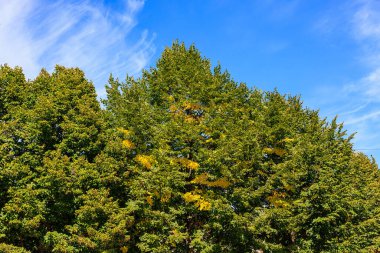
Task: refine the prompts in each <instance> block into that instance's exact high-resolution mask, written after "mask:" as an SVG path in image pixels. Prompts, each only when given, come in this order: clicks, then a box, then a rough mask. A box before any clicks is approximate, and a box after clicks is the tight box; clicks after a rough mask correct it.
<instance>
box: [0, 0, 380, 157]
mask: <svg viewBox="0 0 380 253" xmlns="http://www.w3.org/2000/svg"><path fill="white" fill-rule="evenodd" d="M0 13H1V16H2V18H1V20H0V63H8V64H9V65H11V66H15V65H18V66H21V67H23V69H24V72H25V73H26V75H27V77H28V78H31V79H33V78H34V77H35V76H36V75H37V74H38V72H39V70H40V69H41V68H42V67H44V68H46V69H47V70H49V71H51V70H52V69H53V68H54V65H55V64H62V65H65V66H78V67H80V68H82V69H83V70H84V71H85V72H86V74H87V76H88V78H89V79H91V80H92V81H93V82H94V84H95V85H96V87H97V91H98V94H99V95H100V96H104V85H105V84H106V81H107V79H108V76H109V74H110V73H111V72H112V73H113V74H114V75H115V76H117V77H119V78H120V79H124V77H125V75H126V74H127V73H128V74H130V75H137V76H138V75H139V73H141V70H142V69H143V68H147V67H149V66H153V65H154V63H155V61H156V60H157V58H158V57H159V56H160V54H161V52H162V50H163V49H164V48H165V46H168V45H170V44H171V43H172V42H173V41H174V40H176V39H178V40H180V41H184V42H185V43H186V44H187V45H189V44H191V43H195V45H196V46H197V47H198V48H199V50H200V51H201V52H202V54H203V55H204V56H206V57H207V58H210V59H211V61H212V63H213V64H216V63H217V62H220V63H221V65H222V66H223V67H224V68H226V69H228V71H229V72H230V73H231V75H232V77H233V78H234V79H235V80H236V81H239V82H245V83H246V84H247V85H248V86H250V87H254V86H255V87H258V88H260V89H262V90H273V89H274V88H275V87H277V88H278V90H279V91H280V92H282V93H287V94H292V95H301V97H302V99H303V100H304V105H305V106H306V107H309V108H313V109H320V115H321V117H327V118H329V119H331V118H333V117H334V116H335V115H338V119H339V121H341V122H344V123H345V128H346V129H347V130H348V132H349V133H352V132H357V134H356V137H355V139H354V143H355V148H356V149H358V150H361V151H363V152H365V153H367V154H369V155H371V154H372V155H373V156H374V157H375V158H377V160H380V1H378V0H350V1H342V0H330V1H320V0H302V1H301V0H276V1H275V0H240V1H236V0H235V1H233V0H191V1H189V0H162V1H157V0H146V1H143V0H119V1H110V0H103V1H100V0H98V1H80V0H77V1H47V0H12V1H9V0H0Z"/></svg>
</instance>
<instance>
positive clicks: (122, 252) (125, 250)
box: [120, 246, 128, 253]
mask: <svg viewBox="0 0 380 253" xmlns="http://www.w3.org/2000/svg"><path fill="white" fill-rule="evenodd" d="M120 251H121V253H127V252H128V247H127V246H123V247H121V248H120Z"/></svg>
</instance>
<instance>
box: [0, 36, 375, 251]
mask: <svg viewBox="0 0 380 253" xmlns="http://www.w3.org/2000/svg"><path fill="white" fill-rule="evenodd" d="M106 90H107V96H106V98H105V99H102V100H101V101H100V102H99V101H98V100H97V95H96V92H95V88H94V86H93V84H92V83H91V82H90V81H89V80H88V79H87V78H86V77H85V74H84V73H83V71H81V70H80V69H78V68H66V67H63V66H56V68H55V70H54V71H53V72H52V73H48V72H47V71H46V70H42V71H41V72H40V74H39V75H38V76H37V77H36V78H35V79H34V80H26V78H25V76H24V74H23V71H22V69H21V68H19V67H15V68H11V67H9V66H7V65H2V66H1V67H0V252H62V253H63V252H123V253H125V252H156V253H158V252H202V253H206V252H380V251H379V250H380V205H379V200H380V184H379V183H380V181H379V177H380V174H379V170H378V167H377V164H376V162H375V161H374V160H373V159H370V158H368V157H367V156H365V155H364V154H362V153H359V152H356V151H355V150H354V149H353V144H352V142H351V140H352V136H348V135H347V134H346V131H345V130H344V127H343V125H342V124H340V123H338V122H337V120H336V119H334V120H332V121H327V120H326V119H324V118H321V116H320V115H319V112H318V111H315V110H311V109H309V108H307V107H305V106H304V105H303V104H302V101H301V99H300V97H298V96H291V95H282V94H280V93H279V92H278V91H276V90H274V91H269V92H264V91H261V90H260V89H258V88H249V87H247V85H245V84H244V83H237V82H235V81H234V80H233V79H232V78H231V76H230V74H229V73H228V72H227V71H223V70H222V68H221V66H220V65H217V66H216V67H212V65H211V63H210V61H209V60H208V59H207V58H204V57H203V56H202V55H201V54H200V52H199V51H198V50H197V49H196V48H195V46H193V45H192V46H190V47H186V46H185V45H184V44H183V43H178V42H175V43H173V45H172V46H171V47H167V48H166V49H165V50H164V51H163V53H162V56H161V58H160V59H159V60H158V61H157V63H156V66H155V67H152V68H150V69H147V70H144V71H143V73H142V76H141V77H140V78H133V77H131V76H127V77H126V79H125V81H120V80H118V79H116V78H113V77H112V76H110V78H109V82H108V84H107V85H106Z"/></svg>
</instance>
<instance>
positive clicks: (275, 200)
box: [267, 191, 289, 208]
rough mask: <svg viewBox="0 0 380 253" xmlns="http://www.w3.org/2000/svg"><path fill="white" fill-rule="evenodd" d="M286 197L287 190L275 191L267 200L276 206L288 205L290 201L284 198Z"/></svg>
mask: <svg viewBox="0 0 380 253" xmlns="http://www.w3.org/2000/svg"><path fill="white" fill-rule="evenodd" d="M285 197H286V193H285V192H278V191H274V192H273V194H272V195H271V196H268V197H267V200H268V201H269V202H270V203H271V204H272V205H273V206H274V207H285V208H286V207H288V206H289V203H288V202H286V201H285V200H284V199H285Z"/></svg>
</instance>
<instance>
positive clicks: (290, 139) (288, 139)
mask: <svg viewBox="0 0 380 253" xmlns="http://www.w3.org/2000/svg"><path fill="white" fill-rule="evenodd" d="M282 141H283V142H285V143H291V142H293V141H294V139H292V138H288V137H286V138H284V139H283V140H282Z"/></svg>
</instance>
